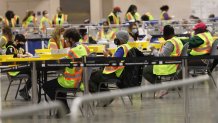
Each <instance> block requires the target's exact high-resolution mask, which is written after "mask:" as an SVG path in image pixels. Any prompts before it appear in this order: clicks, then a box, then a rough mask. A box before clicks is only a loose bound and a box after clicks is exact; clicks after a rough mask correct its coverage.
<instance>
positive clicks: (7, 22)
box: [3, 10, 19, 27]
mask: <svg viewBox="0 0 218 123" xmlns="http://www.w3.org/2000/svg"><path fill="white" fill-rule="evenodd" d="M3 21H4V26H9V27H15V26H16V25H19V17H18V16H17V15H15V14H14V12H13V11H11V10H8V11H7V12H6V13H5V18H4V20H3Z"/></svg>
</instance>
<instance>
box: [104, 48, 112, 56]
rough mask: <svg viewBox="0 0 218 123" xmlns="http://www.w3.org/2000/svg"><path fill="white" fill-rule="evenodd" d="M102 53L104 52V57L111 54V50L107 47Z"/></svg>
mask: <svg viewBox="0 0 218 123" xmlns="http://www.w3.org/2000/svg"><path fill="white" fill-rule="evenodd" d="M103 54H104V56H105V57H108V56H112V53H111V51H110V50H108V49H105V50H104V51H103Z"/></svg>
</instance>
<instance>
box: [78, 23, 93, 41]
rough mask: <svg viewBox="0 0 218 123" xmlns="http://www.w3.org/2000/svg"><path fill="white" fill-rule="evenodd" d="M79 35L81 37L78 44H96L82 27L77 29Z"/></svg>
mask: <svg viewBox="0 0 218 123" xmlns="http://www.w3.org/2000/svg"><path fill="white" fill-rule="evenodd" d="M79 34H80V36H81V38H80V40H79V42H80V43H82V44H88V43H89V44H96V43H97V42H96V41H95V40H94V38H93V36H91V35H90V34H88V29H87V28H86V27H85V26H84V25H81V26H80V28H79Z"/></svg>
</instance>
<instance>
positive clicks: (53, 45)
mask: <svg viewBox="0 0 218 123" xmlns="http://www.w3.org/2000/svg"><path fill="white" fill-rule="evenodd" d="M63 32H64V28H60V27H56V28H55V29H54V31H53V33H52V35H51V38H50V39H49V41H48V49H63V48H65V47H66V46H65V42H64V39H63V37H62V36H63V34H62V33H63Z"/></svg>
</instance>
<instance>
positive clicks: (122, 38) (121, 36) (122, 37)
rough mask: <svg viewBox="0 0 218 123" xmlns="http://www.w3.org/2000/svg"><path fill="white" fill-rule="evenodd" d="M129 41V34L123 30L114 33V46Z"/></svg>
mask: <svg viewBox="0 0 218 123" xmlns="http://www.w3.org/2000/svg"><path fill="white" fill-rule="evenodd" d="M128 41H129V33H128V32H127V31H125V30H120V31H118V32H117V33H116V38H115V39H114V43H115V44H116V45H122V44H126V43H127V42H128Z"/></svg>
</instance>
